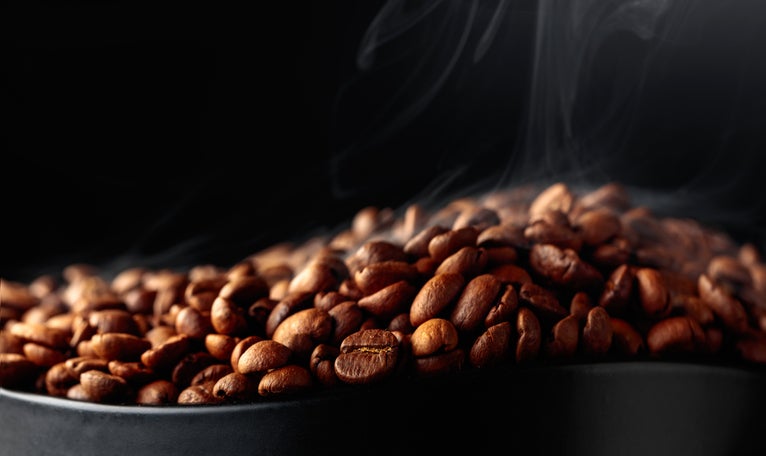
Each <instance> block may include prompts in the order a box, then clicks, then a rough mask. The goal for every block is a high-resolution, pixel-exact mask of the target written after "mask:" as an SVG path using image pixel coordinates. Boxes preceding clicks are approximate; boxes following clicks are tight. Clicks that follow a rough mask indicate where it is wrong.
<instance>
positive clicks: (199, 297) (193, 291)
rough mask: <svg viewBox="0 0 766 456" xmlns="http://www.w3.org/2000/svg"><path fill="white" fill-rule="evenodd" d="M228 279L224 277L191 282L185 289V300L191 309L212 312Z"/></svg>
mask: <svg viewBox="0 0 766 456" xmlns="http://www.w3.org/2000/svg"><path fill="white" fill-rule="evenodd" d="M226 282H227V279H226V277H223V276H216V277H211V278H206V279H204V280H195V281H192V282H190V283H189V284H188V285H187V286H186V288H185V289H184V300H185V301H186V304H188V305H189V306H190V307H192V308H194V309H196V310H198V311H200V312H210V309H211V308H212V307H213V302H214V301H215V298H217V297H218V293H219V292H220V291H221V288H223V286H224V285H225V284H226Z"/></svg>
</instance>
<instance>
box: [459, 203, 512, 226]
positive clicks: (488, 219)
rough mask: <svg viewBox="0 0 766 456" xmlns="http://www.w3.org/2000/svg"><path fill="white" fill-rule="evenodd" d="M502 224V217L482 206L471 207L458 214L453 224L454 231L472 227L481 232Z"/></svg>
mask: <svg viewBox="0 0 766 456" xmlns="http://www.w3.org/2000/svg"><path fill="white" fill-rule="evenodd" d="M498 224H500V217H499V216H498V215H497V212H495V211H494V210H492V209H490V208H487V207H482V206H470V207H467V208H465V209H464V210H462V211H461V212H460V214H458V216H457V218H456V219H455V221H454V222H453V223H452V229H453V230H459V229H461V228H465V227H469V226H472V227H474V228H476V229H478V230H479V231H482V230H485V229H487V228H489V227H490V226H494V225H498Z"/></svg>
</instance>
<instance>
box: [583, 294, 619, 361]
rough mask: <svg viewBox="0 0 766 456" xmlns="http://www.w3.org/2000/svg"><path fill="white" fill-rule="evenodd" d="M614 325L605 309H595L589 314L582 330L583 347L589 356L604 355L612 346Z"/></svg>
mask: <svg viewBox="0 0 766 456" xmlns="http://www.w3.org/2000/svg"><path fill="white" fill-rule="evenodd" d="M612 337H613V333H612V325H611V323H610V317H609V314H608V313H607V311H606V310H605V309H604V308H603V307H598V306H597V307H594V308H592V309H591V310H590V311H589V312H588V316H587V317H586V319H585V327H583V330H582V347H583V351H584V352H585V353H586V354H588V355H596V356H598V355H604V354H606V353H607V352H608V351H609V348H610V347H611V346H612Z"/></svg>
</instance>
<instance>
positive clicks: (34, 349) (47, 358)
mask: <svg viewBox="0 0 766 456" xmlns="http://www.w3.org/2000/svg"><path fill="white" fill-rule="evenodd" d="M22 351H23V352H24V356H26V357H27V359H28V360H30V361H32V362H33V363H35V365H37V366H41V367H50V366H53V365H54V364H58V363H62V362H64V361H66V360H67V357H68V355H67V354H66V353H64V352H62V351H60V350H54V349H53V348H49V347H46V346H45V345H40V344H36V343H34V342H27V343H26V344H24V346H23V347H22Z"/></svg>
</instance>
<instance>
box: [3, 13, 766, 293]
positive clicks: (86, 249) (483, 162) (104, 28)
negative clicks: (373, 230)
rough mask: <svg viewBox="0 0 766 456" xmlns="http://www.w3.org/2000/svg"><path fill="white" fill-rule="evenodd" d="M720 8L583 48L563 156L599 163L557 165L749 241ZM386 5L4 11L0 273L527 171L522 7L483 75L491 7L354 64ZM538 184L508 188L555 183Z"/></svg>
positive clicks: (751, 114) (133, 253) (752, 114)
mask: <svg viewBox="0 0 766 456" xmlns="http://www.w3.org/2000/svg"><path fill="white" fill-rule="evenodd" d="M267 3H268V4H267ZM677 3H681V2H677ZM694 3H695V2H691V4H694ZM703 3H704V2H700V3H699V4H697V6H698V7H699V5H702V4H703ZM719 3H720V2H719ZM402 4H403V5H404V9H403V13H406V12H408V11H409V12H411V11H418V8H423V5H424V4H425V3H423V2H403V3H402ZM730 4H731V5H735V6H731V7H729V9H720V10H717V11H716V12H715V13H711V14H702V13H699V12H698V13H688V12H686V13H685V14H688V16H687V17H686V19H687V20H686V21H679V23H683V24H685V25H684V27H685V28H684V29H683V30H679V31H677V33H675V34H666V35H663V36H661V37H658V38H656V39H655V40H654V41H652V42H651V45H648V44H646V42H645V41H642V40H639V39H636V38H634V37H630V36H627V37H625V36H623V37H621V38H620V37H618V38H620V39H622V41H620V40H615V41H614V42H620V43H622V44H621V45H620V46H613V47H610V45H609V43H610V42H607V43H606V44H605V45H603V46H602V47H601V48H599V49H597V50H596V51H594V52H595V55H596V56H597V59H595V61H593V62H592V64H591V65H590V66H589V67H588V72H587V74H585V75H583V77H582V81H583V82H582V84H581V86H580V87H579V89H578V90H579V91H578V94H579V97H578V99H577V100H576V107H577V109H576V111H575V113H574V116H573V117H574V119H575V121H576V122H575V125H574V128H575V133H576V136H577V140H578V141H579V144H581V145H582V147H581V148H580V149H579V150H581V151H582V150H586V151H587V150H588V149H589V148H592V149H593V150H599V151H601V152H600V153H598V154H595V155H593V156H590V155H589V154H588V153H583V152H581V153H580V155H577V156H576V158H577V161H578V162H580V163H586V164H587V163H590V162H593V161H600V164H599V165H598V166H597V167H596V168H597V172H596V173H594V180H599V179H601V180H620V181H623V182H626V183H628V184H630V185H632V186H636V187H637V188H643V189H650V190H652V191H659V192H661V193H663V194H665V195H672V198H673V200H674V201H676V202H677V204H676V205H674V206H668V205H667V203H666V202H665V203H663V204H665V206H663V207H666V208H668V207H672V209H673V210H676V211H679V212H678V213H679V214H690V215H693V216H697V217H700V218H701V219H703V220H704V221H706V222H710V223H713V224H718V225H720V226H724V227H726V228H727V229H730V230H731V231H732V233H735V234H736V235H737V236H738V237H739V238H740V239H742V240H752V241H755V242H757V243H759V245H763V242H764V241H763V240H764V235H763V233H764V232H765V228H764V227H766V220H765V216H764V213H765V212H766V210H765V208H766V196H764V192H763V191H762V190H761V188H762V185H763V182H764V177H766V172H764V166H765V164H766V160H764V152H765V151H766V149H765V147H766V133H764V126H766V83H764V82H763V81H766V62H765V60H766V27H762V25H763V22H764V20H763V19H762V18H763V17H766V15H764V14H759V13H763V12H764V11H763V7H762V6H758V2H745V1H743V2H739V3H738V2H731V3H730ZM386 5H389V6H390V5H396V2H390V3H388V4H387V3H386V2H383V1H379V0H378V1H370V2H367V1H364V2H355V1H350V0H342V1H340V0H339V1H329V2H258V3H257V4H254V5H248V6H243V5H240V6H236V5H223V4H217V3H209V4H204V3H196V2H183V3H178V4H175V3H157V2H135V1H134V2H127V1H101V2H91V1H59V2H47V1H23V2H21V1H19V2H17V1H11V2H9V5H7V6H6V7H5V8H6V10H5V13H4V14H3V17H4V19H5V26H6V27H5V30H7V31H8V33H7V34H6V36H5V43H6V45H7V46H6V48H7V50H8V52H7V53H5V55H6V57H5V58H4V62H3V70H2V71H3V72H4V76H5V79H4V82H5V89H6V90H5V95H4V97H3V100H4V102H3V106H4V108H5V110H6V117H7V120H6V122H5V126H6V128H5V132H4V138H3V139H4V142H5V146H4V147H5V151H4V152H3V160H2V164H0V166H2V173H0V185H1V187H0V190H1V191H2V193H1V194H2V211H1V212H0V213H2V221H1V222H0V226H2V233H3V234H2V254H1V256H0V276H2V277H4V278H9V279H15V280H28V279H31V278H32V277H34V276H36V275H37V274H40V273H43V272H56V271H58V270H60V268H61V267H63V266H64V265H66V264H70V263H75V262H86V263H93V264H101V265H105V266H106V267H110V268H120V267H126V266H129V265H132V264H135V265H149V266H168V267H174V266H183V265H189V264H200V263H216V264H220V265H224V266H225V265H229V264H231V263H233V262H234V261H236V260H239V259H241V258H243V257H245V256H246V255H248V254H250V253H253V252H255V251H256V250H258V249H260V248H263V247H266V246H268V245H271V244H272V243H275V242H279V241H282V240H289V239H295V238H297V237H301V236H305V235H306V233H309V232H315V231H320V232H321V231H323V230H332V229H335V228H337V227H338V226H342V225H343V224H344V223H346V222H347V221H348V220H350V217H351V216H352V215H353V214H354V213H355V212H356V211H357V210H359V209H360V208H362V207H364V206H367V205H377V206H380V207H384V206H388V207H392V208H401V207H403V205H404V204H406V203H407V202H409V201H412V200H413V199H417V198H418V197H426V196H429V197H432V198H433V197H434V196H435V195H437V194H439V193H440V192H446V190H449V189H460V188H468V187H470V186H472V185H474V184H476V183H477V182H480V181H484V180H486V179H487V178H490V177H492V176H496V175H497V174H498V173H502V171H503V170H507V169H509V168H510V167H512V166H514V164H516V163H518V161H519V155H520V154H522V150H523V151H524V152H525V153H526V155H525V157H526V159H527V162H529V161H530V158H531V159H532V161H534V157H536V155H535V153H532V152H529V151H528V150H524V149H522V148H521V147H520V144H522V140H523V138H522V136H521V132H522V131H524V126H525V121H526V120H527V119H526V117H525V115H526V113H527V112H528V111H529V108H530V106H529V105H528V104H527V103H529V99H530V97H529V94H530V91H531V88H532V85H531V82H532V81H533V80H534V75H533V73H532V68H533V66H532V65H533V55H534V36H535V35H534V27H535V21H536V20H537V19H538V17H537V15H536V14H535V13H536V9H535V2H531V1H522V2H509V3H508V5H510V6H508V10H507V11H506V12H505V18H506V20H505V22H504V24H503V26H502V27H501V28H500V29H499V31H498V33H497V35H496V37H495V40H494V41H493V44H492V46H491V47H490V48H489V50H488V51H487V52H486V54H485V55H484V57H483V58H482V59H481V60H480V61H478V62H476V61H475V60H472V56H473V55H474V50H475V49H476V48H477V46H478V43H479V41H480V39H481V36H482V33H481V32H482V31H483V30H486V28H487V27H488V24H489V23H490V22H491V21H490V19H491V15H492V13H493V11H495V7H496V6H497V4H496V3H492V2H486V3H482V6H476V5H477V3H474V2H444V3H442V4H440V5H438V6H437V7H436V8H435V9H434V10H433V11H432V12H431V13H430V14H429V15H427V17H425V19H423V20H421V21H420V22H418V23H417V25H415V26H413V27H412V28H409V29H405V30H403V31H402V32H401V33H400V34H399V35H396V36H395V37H394V39H392V40H391V42H387V43H379V44H380V46H379V48H378V49H377V51H378V52H377V53H376V54H375V55H374V57H375V59H374V60H372V61H371V60H369V59H368V60H365V59H361V60H360V59H359V56H360V55H363V56H366V57H370V55H368V54H365V53H364V52H362V51H363V49H361V50H360V47H361V45H362V43H365V42H366V41H365V33H366V32H367V31H368V29H369V28H370V27H371V26H372V24H374V21H375V18H376V15H377V14H379V13H380V12H381V11H383V10H382V9H383V8H384V7H385V6H386ZM407 8H409V10H408V9H407ZM474 8H475V9H474ZM700 9H702V10H704V8H700ZM689 10H694V8H690V9H689ZM684 11H686V10H684ZM472 14H473V15H472ZM695 14H696V15H695ZM471 21H473V24H474V28H473V29H471V30H470V33H469V32H466V30H468V29H466V24H469V23H471ZM695 21H697V22H695ZM463 34H465V35H463ZM461 36H465V37H466V41H465V42H463V43H462V45H464V48H459V46H461V41H460V37H461ZM456 49H464V50H463V51H461V52H457V51H456ZM649 54H651V56H652V60H651V62H652V63H651V64H647V65H645V66H642V64H643V63H645V62H647V60H645V58H646V56H647V55H649ZM453 58H454V59H455V60H454V61H452V60H451V59H453ZM450 62H452V63H454V65H453V66H450ZM642 62H643V63H642ZM365 63H368V64H369V65H368V66H364V64H365ZM638 79H640V80H641V87H642V89H643V90H642V91H641V94H640V96H638V97H634V98H631V99H630V102H629V103H627V104H626V106H625V107H624V111H622V113H621V114H620V115H621V116H622V117H620V118H626V119H630V122H631V123H630V125H631V129H630V131H629V132H628V134H626V135H624V136H622V137H620V139H619V147H615V145H616V144H618V143H617V142H616V141H615V139H614V138H615V134H614V133H615V130H612V129H610V128H611V127H610V125H612V124H609V123H607V125H606V126H604V125H600V126H599V125H597V123H598V122H595V121H591V119H596V120H597V119H599V113H600V112H601V110H602V109H603V108H604V107H605V106H608V105H609V100H611V98H610V96H611V95H610V94H611V93H614V91H616V90H618V89H619V84H620V83H625V81H628V85H630V83H631V81H635V80H638ZM616 87H617V88H616ZM615 123H616V122H615ZM607 130H608V131H607ZM607 132H608V133H611V134H605V133H607ZM604 151H607V152H604ZM605 157H606V158H608V160H603V159H604V158H605ZM548 158H550V157H548ZM564 161H567V160H562V162H564ZM545 162H546V160H545V158H541V163H545ZM543 168H545V167H544V166H540V167H537V168H536V169H537V170H538V171H539V174H538V173H537V172H534V173H531V174H532V175H529V173H528V174H527V175H516V176H515V178H516V179H518V180H523V179H537V178H551V177H553V178H555V177H556V175H555V174H550V172H552V171H560V170H561V168H560V167H557V166H551V167H548V168H545V169H543ZM546 171H547V172H548V174H547V175H546ZM517 174H520V173H518V172H517Z"/></svg>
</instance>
